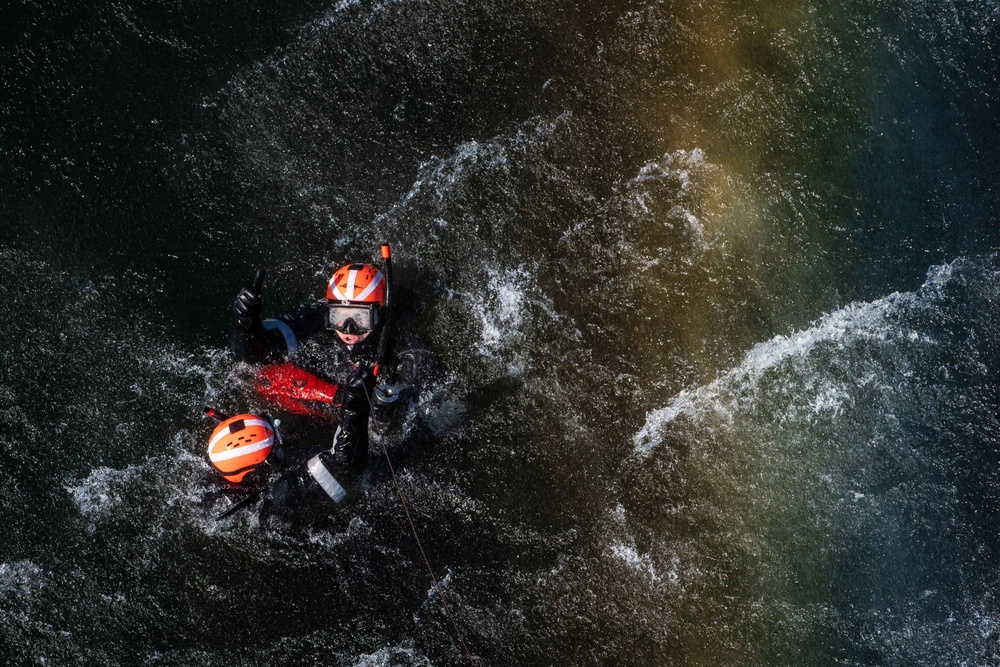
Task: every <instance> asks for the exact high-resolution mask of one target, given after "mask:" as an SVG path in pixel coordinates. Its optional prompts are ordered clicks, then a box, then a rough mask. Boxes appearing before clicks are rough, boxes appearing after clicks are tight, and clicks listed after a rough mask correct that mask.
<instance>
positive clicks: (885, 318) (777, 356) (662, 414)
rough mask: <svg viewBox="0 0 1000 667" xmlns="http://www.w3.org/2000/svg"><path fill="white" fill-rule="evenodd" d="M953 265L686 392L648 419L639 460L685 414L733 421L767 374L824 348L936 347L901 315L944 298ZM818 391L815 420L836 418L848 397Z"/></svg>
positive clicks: (827, 319)
mask: <svg viewBox="0 0 1000 667" xmlns="http://www.w3.org/2000/svg"><path fill="white" fill-rule="evenodd" d="M956 261H960V260H956ZM953 264H954V263H952V264H948V265H944V266H935V267H932V268H931V269H930V270H929V271H928V274H927V280H926V282H925V283H924V285H923V286H921V287H920V289H918V290H916V291H915V292H907V293H898V292H895V293H893V294H890V295H889V296H886V297H884V298H882V299H878V300H876V301H873V302H870V303H866V302H857V303H853V304H850V305H848V306H846V307H844V308H842V309H840V310H838V311H835V312H833V313H830V314H828V315H825V316H823V317H822V318H820V319H819V320H817V321H816V322H815V323H814V324H813V325H812V326H811V327H809V328H808V329H805V330H802V331H798V332H795V333H792V334H790V335H788V336H775V337H774V338H772V339H771V340H769V341H766V342H764V343H758V344H757V345H755V346H754V347H753V348H752V349H751V350H750V351H749V352H747V353H746V355H745V356H744V358H743V361H742V362H741V363H740V364H739V365H738V366H736V367H735V368H732V369H730V370H728V371H726V372H725V373H723V374H722V375H720V376H719V377H718V378H717V379H716V380H715V381H713V382H711V383H709V384H707V385H702V386H700V387H697V388H694V389H685V390H683V391H681V392H680V393H678V394H677V395H676V396H674V397H673V398H672V399H671V400H670V402H669V403H668V404H667V405H666V406H664V407H663V408H659V409H657V410H653V411H651V412H650V413H649V414H648V415H647V416H646V423H645V424H644V425H643V427H642V428H641V429H640V430H639V432H638V433H636V434H635V436H634V437H633V445H634V447H635V452H636V454H637V455H638V456H639V457H640V458H641V457H645V456H647V455H648V454H649V453H650V452H651V451H652V450H653V449H654V448H655V447H657V446H658V445H659V444H660V443H661V442H662V437H661V434H662V433H663V431H664V429H666V428H667V427H668V426H669V425H670V424H671V423H673V422H674V421H675V420H677V419H678V418H679V417H680V416H681V415H683V416H685V418H687V419H689V420H691V421H692V422H693V423H699V422H701V421H702V420H703V419H705V418H706V417H707V416H709V415H710V416H711V417H712V418H713V419H717V420H720V421H722V422H723V423H729V422H731V421H732V419H733V414H734V412H735V411H736V410H738V409H739V408H740V407H741V405H742V400H741V398H740V397H741V396H744V395H746V394H747V393H748V392H752V390H753V389H754V388H755V387H756V386H757V385H758V384H759V383H760V381H761V379H762V378H763V377H764V376H765V375H767V374H768V373H770V372H772V371H774V370H775V369H777V368H779V367H781V366H784V365H786V364H789V363H798V362H800V361H801V360H803V359H805V358H807V357H808V356H809V355H810V354H812V353H813V351H814V350H815V349H817V347H818V346H820V345H833V346H839V347H846V346H849V345H852V344H855V343H857V342H858V341H862V340H870V341H881V342H885V341H901V342H902V341H905V342H906V344H907V345H909V346H912V345H915V344H922V345H934V344H935V342H936V341H935V340H934V339H933V338H931V337H929V336H928V335H927V334H926V333H925V332H921V331H917V330H912V329H910V328H908V327H907V325H906V323H905V322H904V321H903V320H902V318H900V317H899V315H900V314H901V313H904V312H906V311H908V310H911V309H913V308H916V307H919V306H920V305H921V304H926V303H929V302H932V301H935V300H938V299H940V298H941V297H942V295H943V289H944V287H945V285H946V284H947V283H948V281H949V280H951V278H952V276H953V274H954V267H953ZM872 381H877V380H875V379H873V377H872V376H871V374H868V375H862V376H858V377H856V378H854V382H855V383H856V384H857V383H867V382H872ZM814 389H815V392H816V393H815V396H814V398H813V400H812V402H811V403H810V404H809V405H807V406H806V409H807V410H810V411H811V412H812V413H813V414H814V415H820V414H822V413H829V414H832V415H834V416H835V415H837V414H839V413H840V412H841V411H842V410H843V406H844V402H845V400H847V399H848V398H849V397H848V396H847V395H846V394H845V393H844V391H843V390H842V388H841V387H840V386H839V385H836V384H832V383H827V384H823V385H822V386H818V387H814Z"/></svg>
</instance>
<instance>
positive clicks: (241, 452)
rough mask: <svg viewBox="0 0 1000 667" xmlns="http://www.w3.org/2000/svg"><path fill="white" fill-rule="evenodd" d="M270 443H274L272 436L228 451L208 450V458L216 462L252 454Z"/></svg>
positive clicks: (265, 447)
mask: <svg viewBox="0 0 1000 667" xmlns="http://www.w3.org/2000/svg"><path fill="white" fill-rule="evenodd" d="M272 444H274V436H271V437H270V438H268V439H267V440H261V441H260V442H255V443H253V444H250V445H244V446H242V447H237V448H235V449H230V450H229V451H226V452H219V453H218V454H214V453H211V452H209V454H208V458H210V459H211V460H212V463H218V462H220V461H228V460H229V459H238V458H239V457H241V456H246V455H247V454H253V453H254V452H259V451H260V450H262V449H267V448H268V447H270V446H271V445H272Z"/></svg>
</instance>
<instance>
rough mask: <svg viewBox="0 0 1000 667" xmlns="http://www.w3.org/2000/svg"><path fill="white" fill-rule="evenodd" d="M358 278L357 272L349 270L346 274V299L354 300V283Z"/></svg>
mask: <svg viewBox="0 0 1000 667" xmlns="http://www.w3.org/2000/svg"><path fill="white" fill-rule="evenodd" d="M357 277H358V270H357V269H351V270H350V272H349V273H348V274H347V298H348V299H349V300H351V301H353V300H354V281H355V280H356V279H357Z"/></svg>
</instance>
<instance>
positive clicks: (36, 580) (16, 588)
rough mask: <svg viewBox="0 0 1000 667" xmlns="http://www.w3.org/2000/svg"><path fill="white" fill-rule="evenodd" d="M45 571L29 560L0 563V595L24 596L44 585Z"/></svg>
mask: <svg viewBox="0 0 1000 667" xmlns="http://www.w3.org/2000/svg"><path fill="white" fill-rule="evenodd" d="M44 580H45V571H44V570H42V568H40V567H38V566H37V565H35V564H34V563H33V562H31V561H30V560H19V561H14V562H13V563H0V594H4V593H15V594H20V595H26V594H28V593H29V592H30V591H31V590H33V589H36V588H38V587H39V586H41V585H42V584H44Z"/></svg>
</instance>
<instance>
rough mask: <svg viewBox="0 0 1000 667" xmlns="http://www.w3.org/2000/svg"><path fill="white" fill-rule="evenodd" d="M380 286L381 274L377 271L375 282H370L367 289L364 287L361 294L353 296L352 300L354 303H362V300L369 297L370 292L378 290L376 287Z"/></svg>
mask: <svg viewBox="0 0 1000 667" xmlns="http://www.w3.org/2000/svg"><path fill="white" fill-rule="evenodd" d="M381 284H382V272H381V271H378V272H377V273H376V274H375V280H373V281H371V282H370V283H368V287H366V288H365V289H364V290H363V291H362V292H361V294H357V295H355V297H354V300H355V301H363V300H364V299H366V298H367V297H368V296H369V295H370V294H371V293H372V292H374V291H375V290H376V289H377V288H378V286H379V285H381Z"/></svg>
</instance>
